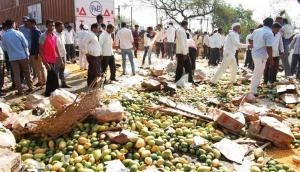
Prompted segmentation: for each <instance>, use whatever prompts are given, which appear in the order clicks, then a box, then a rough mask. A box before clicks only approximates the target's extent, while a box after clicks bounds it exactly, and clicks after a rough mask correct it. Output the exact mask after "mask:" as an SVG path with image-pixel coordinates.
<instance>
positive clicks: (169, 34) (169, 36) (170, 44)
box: [166, 22, 176, 60]
mask: <svg viewBox="0 0 300 172" xmlns="http://www.w3.org/2000/svg"><path fill="white" fill-rule="evenodd" d="M175 34H176V29H175V27H174V26H173V23H172V22H170V23H169V26H168V28H167V30H166V53H167V58H168V59H171V60H173V56H174V43H175Z"/></svg>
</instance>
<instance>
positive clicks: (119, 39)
mask: <svg viewBox="0 0 300 172" xmlns="http://www.w3.org/2000/svg"><path fill="white" fill-rule="evenodd" d="M133 42H134V40H133V36H132V31H131V30H129V29H128V28H127V26H126V23H125V22H122V23H121V29H120V30H119V31H118V33H117V35H116V44H117V46H118V48H120V49H121V54H122V67H123V73H122V74H123V75H125V74H126V55H128V57H129V61H130V64H131V70H132V75H135V69H134V62H133V53H132V48H133Z"/></svg>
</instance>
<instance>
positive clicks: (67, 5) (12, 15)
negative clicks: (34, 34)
mask: <svg viewBox="0 0 300 172" xmlns="http://www.w3.org/2000/svg"><path fill="white" fill-rule="evenodd" d="M74 10H75V8H74V0H0V22H1V23H2V22H4V21H5V20H6V19H13V20H15V21H16V22H17V23H18V24H20V23H21V22H22V17H23V16H29V17H32V18H35V19H36V20H37V24H38V25H44V24H45V22H46V20H47V19H53V20H61V21H62V22H70V23H75V11H74Z"/></svg>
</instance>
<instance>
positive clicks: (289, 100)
mask: <svg viewBox="0 0 300 172" xmlns="http://www.w3.org/2000/svg"><path fill="white" fill-rule="evenodd" d="M280 98H281V99H282V100H283V101H284V103H285V104H295V103H299V102H300V96H298V95H297V94H283V95H281V96H280Z"/></svg>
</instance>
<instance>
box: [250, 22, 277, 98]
mask: <svg viewBox="0 0 300 172" xmlns="http://www.w3.org/2000/svg"><path fill="white" fill-rule="evenodd" d="M272 25H273V19H272V18H266V19H265V20H264V26H263V27H262V28H259V29H256V30H255V31H254V32H253V34H252V36H251V37H250V44H251V46H252V47H253V48H252V58H253V62H254V71H253V76H252V79H251V88H250V92H251V93H253V94H257V87H258V86H259V84H260V80H261V78H262V76H263V73H264V69H265V66H266V62H267V59H268V58H269V61H270V66H271V67H272V66H273V65H274V61H273V49H272V47H273V44H274V34H273V32H272V30H271V27H272Z"/></svg>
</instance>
